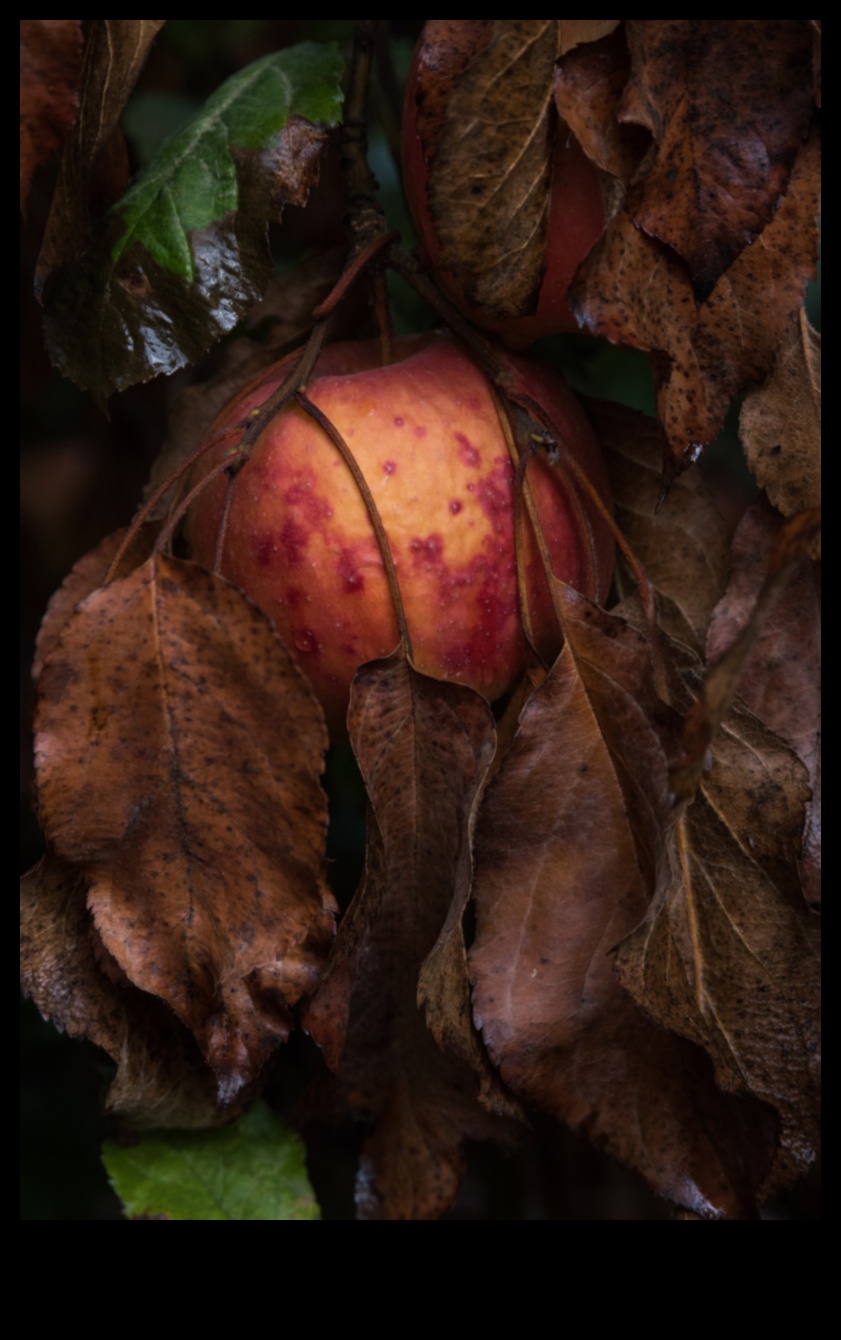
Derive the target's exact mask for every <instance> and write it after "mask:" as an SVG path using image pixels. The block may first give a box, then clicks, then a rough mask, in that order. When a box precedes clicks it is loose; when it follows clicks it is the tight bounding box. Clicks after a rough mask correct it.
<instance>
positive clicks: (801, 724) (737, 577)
mask: <svg viewBox="0 0 841 1340" xmlns="http://www.w3.org/2000/svg"><path fill="white" fill-rule="evenodd" d="M782 524H783V523H782V518H781V517H780V515H779V513H777V512H775V511H774V509H773V508H772V507H771V506H770V504H769V503H768V502H767V501H766V500H765V499H764V498H760V499H758V500H757V502H756V503H754V505H753V506H752V507H751V508H749V509H748V511H747V512H746V513H745V515H744V517H743V519H742V521H741V522H740V524H739V527H738V529H737V531H736V534H735V536H734V538H733V546H732V549H731V553H730V565H731V574H730V581H729V584H728V587H727V591H726V593H725V595H724V596H723V597H722V599H721V601H720V602H719V604H718V605H717V606H716V609H715V613H714V615H713V619H712V623H711V624H710V629H709V634H708V637H707V657H708V660H709V661H710V662H715V661H717V660H718V659H719V658H720V657H721V656H723V655H724V653H725V652H726V650H727V649H728V647H730V646H731V645H732V644H733V643H734V642H735V640H736V639H737V638H738V636H739V635H740V633H741V631H742V629H743V628H744V627H745V625H746V624H747V623H748V622H749V620H750V617H751V615H752V613H753V610H754V607H755V604H756V601H757V599H758V596H759V593H760V591H761V589H762V585H763V583H764V581H765V578H766V573H767V569H768V565H769V561H770V558H771V554H772V552H773V546H774V544H775V542H776V540H777V536H778V534H779V532H780V530H781V528H782ZM820 664H821V648H820V600H819V593H818V590H817V584H816V573H815V568H814V565H813V564H812V563H811V562H810V561H809V560H808V559H806V558H804V559H802V560H801V562H800V563H799V564H798V565H797V566H795V567H794V569H793V571H791V572H790V573H789V574H788V577H787V579H786V581H785V585H784V586H783V589H782V591H781V592H780V595H779V597H778V599H777V602H776V604H775V605H774V606H772V608H771V610H770V611H769V613H768V614H767V616H766V618H765V621H764V623H763V625H762V627H761V628H760V629H759V632H758V634H757V637H756V641H755V643H754V645H753V647H752V648H751V650H750V651H749V652H748V655H747V658H746V660H745V663H744V666H743V669H742V672H741V675H740V678H739V685H738V689H739V696H740V697H741V698H742V699H743V700H744V701H745V702H746V703H747V705H748V707H749V708H750V709H751V711H752V712H753V714H754V715H755V716H757V717H759V719H760V721H762V722H763V723H764V725H766V726H768V727H770V728H771V730H773V731H775V732H776V733H777V735H780V736H782V738H783V739H784V740H785V742H786V744H787V745H788V746H789V747H790V748H791V749H793V750H794V751H795V753H796V754H797V755H798V757H799V758H800V759H801V760H802V762H803V763H804V764H805V766H806V770H807V773H808V779H809V785H810V787H811V790H812V799H811V801H810V803H809V809H808V814H807V819H806V835H805V840H804V853H803V858H802V862H801V865H802V874H803V877H804V886H805V887H804V894H805V896H806V900H807V902H809V903H810V904H811V905H817V904H819V902H820V721H821V704H820V693H821V686H820Z"/></svg>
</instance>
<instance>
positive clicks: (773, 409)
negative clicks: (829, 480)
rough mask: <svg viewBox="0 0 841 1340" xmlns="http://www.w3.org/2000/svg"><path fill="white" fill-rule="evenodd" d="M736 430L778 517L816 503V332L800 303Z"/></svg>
mask: <svg viewBox="0 0 841 1340" xmlns="http://www.w3.org/2000/svg"><path fill="white" fill-rule="evenodd" d="M739 431H740V436H741V439H742V442H743V444H744V448H745V455H746V456H747V458H748V464H749V465H750V467H751V470H752V471H753V473H754V475H755V476H756V481H757V483H758V484H759V486H760V488H763V489H765V491H766V492H767V494H768V497H769V498H770V499H771V502H772V503H773V504H774V506H775V507H776V508H777V509H778V510H779V511H780V512H782V514H783V516H792V515H793V514H794V513H795V512H803V511H806V510H807V508H810V507H819V506H820V501H821V337H820V334H819V332H818V331H816V330H814V329H813V327H812V326H811V325H810V324H809V319H808V317H807V316H806V313H805V311H804V310H803V309H802V308H801V311H800V319H799V321H798V322H797V323H796V324H792V326H791V327H790V328H789V331H788V334H787V336H786V338H785V340H784V341H783V343H782V345H781V346H780V349H779V351H778V353H777V361H776V363H775V364H774V370H773V372H772V373H771V376H770V377H769V378H768V380H767V382H766V383H765V385H764V386H761V387H760V388H759V390H757V391H752V392H751V393H750V394H749V395H747V396H745V400H744V404H743V405H742V412H741V416H740V418H739ZM813 557H815V558H817V557H819V552H818V553H815V554H813Z"/></svg>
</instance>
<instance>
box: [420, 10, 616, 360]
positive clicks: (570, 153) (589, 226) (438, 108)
mask: <svg viewBox="0 0 841 1340" xmlns="http://www.w3.org/2000/svg"><path fill="white" fill-rule="evenodd" d="M490 37H491V21H490V20H487V19H430V20H429V21H428V22H427V24H426V26H425V28H424V30H423V32H422V33H421V36H420V39H419V40H418V44H417V46H416V48H415V54H414V58H413V61H412V66H411V71H410V74H409V82H408V86H407V90H406V100H405V104H404V109H403V184H404V188H405V192H406V197H407V200H408V203H409V209H410V212H411V215H412V219H413V220H414V224H415V228H416V229H417V233H418V239H419V241H420V245H421V250H422V251H423V252H424V253H425V254H426V258H427V260H428V262H429V264H430V266H431V268H432V270H433V272H434V274H435V278H436V280H437V282H438V285H439V287H440V288H441V289H442V290H443V291H444V292H445V293H446V294H447V296H448V297H449V298H450V300H451V301H452V302H453V303H454V304H455V305H456V307H458V308H459V310H460V311H462V312H463V313H464V315H465V316H467V317H468V318H469V319H470V320H471V321H473V322H474V323H475V324H476V325H479V326H481V327H483V328H484V329H485V330H491V331H494V332H495V333H496V334H498V335H500V336H501V338H502V339H503V340H505V342H506V344H509V345H510V346H511V347H512V348H515V349H517V348H519V349H523V348H525V347H526V346H527V345H529V344H532V343H533V342H534V341H535V340H537V339H543V338H545V337H546V336H549V335H557V334H560V333H562V332H565V331H566V332H569V331H573V332H574V331H578V330H580V327H579V326H578V323H577V322H576V320H575V317H574V316H573V314H572V311H571V310H570V306H569V303H568V301H567V290H568V289H569V286H570V284H571V283H572V280H573V278H574V277H575V272H576V270H577V269H578V266H579V264H580V263H581V261H583V259H584V257H585V256H586V255H587V254H588V252H589V251H590V250H591V248H592V247H593V245H594V243H595V242H596V241H597V240H598V238H599V237H600V236H601V234H602V231H603V230H604V226H605V211H604V198H603V193H602V186H601V181H600V178H599V174H598V171H597V169H596V167H595V165H594V164H593V163H592V162H591V160H590V159H589V158H588V157H587V155H586V154H585V153H584V150H583V149H582V148H581V146H580V144H579V143H578V140H577V139H576V138H575V136H574V135H573V133H572V131H571V130H570V129H569V127H568V126H566V125H565V124H564V123H561V124H560V125H559V126H558V128H557V133H556V136H555V150H554V158H553V165H552V188H551V199H550V205H549V220H548V230H547V239H546V256H545V271H544V276H543V282H542V285H541V288H540V293H539V295H538V301H537V307H536V310H535V312H534V313H533V314H532V315H528V316H520V317H513V318H511V317H509V318H505V319H503V318H501V317H499V316H497V315H494V313H493V312H491V311H489V310H486V309H483V308H481V307H477V306H475V305H474V304H472V303H471V302H470V301H469V300H468V299H467V298H466V296H465V294H464V292H463V289H462V285H461V283H460V281H459V277H458V275H456V274H454V273H452V272H451V271H447V270H444V269H442V268H441V262H440V256H441V248H440V244H439V241H438V236H437V233H436V229H435V223H434V220H433V218H432V214H431V211H430V203H429V195H428V187H429V169H430V165H431V163H432V160H433V158H434V156H435V150H436V144H437V140H438V137H439V136H440V134H441V131H442V128H443V125H444V121H445V119H446V113H447V102H448V97H449V93H450V90H451V89H452V87H453V86H454V85H455V84H457V82H458V77H459V75H460V74H461V72H462V71H463V70H464V68H465V67H466V65H467V64H468V62H469V61H470V60H471V59H472V57H474V56H475V55H476V54H478V52H480V51H481V50H482V48H483V47H484V46H485V45H486V44H487V42H488V41H489V39H490Z"/></svg>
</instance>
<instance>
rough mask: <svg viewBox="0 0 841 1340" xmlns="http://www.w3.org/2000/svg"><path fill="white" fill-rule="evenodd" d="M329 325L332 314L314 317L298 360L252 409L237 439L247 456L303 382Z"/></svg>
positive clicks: (309, 374) (315, 359) (327, 332)
mask: <svg viewBox="0 0 841 1340" xmlns="http://www.w3.org/2000/svg"><path fill="white" fill-rule="evenodd" d="M332 325H333V316H332V314H330V315H328V316H325V317H322V318H321V319H320V320H318V321H316V323H315V325H314V326H313V328H312V330H311V331H310V336H309V339H308V340H307V342H306V344H305V345H304V347H303V349H302V350H301V356H300V358H299V359H298V361H297V362H296V363H294V364H293V366H292V367H291V368H290V369H289V372H288V373H287V374H286V376H285V377H284V379H283V381H282V382H281V383H280V386H278V388H277V390H276V391H274V392H273V393H272V395H270V396H269V398H268V400H266V401H264V403H263V404H262V405H261V406H260V408H259V410H252V414H253V418H252V419H251V420H250V421H249V422H248V426H247V428H246V429H245V432H244V433H243V435H242V437H241V438H240V442H239V450H240V451H242V452H244V453H245V455H246V456H248V455H249V454H250V452H251V448H252V447H253V446H254V443H255V442H256V441H257V439H258V437H259V436H260V434H261V433H262V431H263V429H264V428H267V427H268V425H269V424H270V423H271V421H272V419H273V418H275V416H276V415H277V414H279V413H280V411H281V410H282V409H283V408H284V407H285V405H286V404H287V402H288V401H290V400H292V399H293V397H294V396H295V395H296V393H297V392H298V391H299V390H300V389H301V387H302V386H306V384H307V382H308V381H309V379H310V376H311V374H312V371H313V368H314V367H315V365H316V363H317V362H318V356H319V354H320V353H321V350H322V347H323V345H324V341H325V340H326V339H327V336H328V335H329V333H330V329H331V327H332ZM243 464H244V462H243Z"/></svg>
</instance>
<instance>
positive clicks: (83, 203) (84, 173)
mask: <svg viewBox="0 0 841 1340" xmlns="http://www.w3.org/2000/svg"><path fill="white" fill-rule="evenodd" d="M165 23H166V19H96V20H94V21H93V22H92V23H91V25H90V27H89V30H88V38H87V43H86V45H85V60H84V71H83V75H82V102H81V107H80V111H79V117H78V119H77V121H76V123H75V126H74V128H73V133H72V135H71V137H70V140H69V142H68V144H67V147H66V149H65V151H64V157H63V158H62V161H61V170H60V173H59V179H58V183H57V185H56V190H55V196H54V197H53V203H52V208H51V210H50V217H49V219H48V221H47V229H46V232H45V234H44V241H43V243H42V245H41V255H40V256H39V258H38V267H37V271H36V291H37V292H38V293H39V294H40V293H41V292H42V291H43V288H44V284H45V283H46V281H47V279H48V278H49V276H50V275H51V274H52V272H53V271H54V270H55V269H57V268H58V267H59V266H61V265H64V264H65V263H66V262H67V261H69V260H72V259H73V258H74V257H75V256H78V255H79V254H80V252H81V251H83V250H84V247H85V245H86V243H87V240H88V236H89V234H90V227H91V214H90V182H91V177H92V174H93V173H94V170H95V169H96V167H97V160H98V159H99V156H100V154H101V153H102V151H103V149H104V148H105V146H106V144H107V142H108V140H109V139H110V137H111V135H112V133H113V132H114V130H115V129H116V127H117V122H118V121H119V118H120V115H121V113H122V110H123V108H124V107H125V105H126V102H127V101H128V98H129V95H130V93H131V91H132V89H133V88H134V85H135V83H136V82H137V77H138V75H139V74H140V71H141V70H142V69H143V66H144V65H145V64H146V57H147V56H148V54H149V48H150V47H151V45H152V42H153V41H154V40H155V38H156V37H157V35H158V32H159V31H160V29H161V28H162V27H163V25H164V24H165ZM124 186H125V182H122V183H121V184H120V186H119V188H118V189H117V190H115V191H114V192H113V193H112V196H111V198H112V199H113V198H115V197H116V195H119V192H120V190H122V188H123V187H124Z"/></svg>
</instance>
